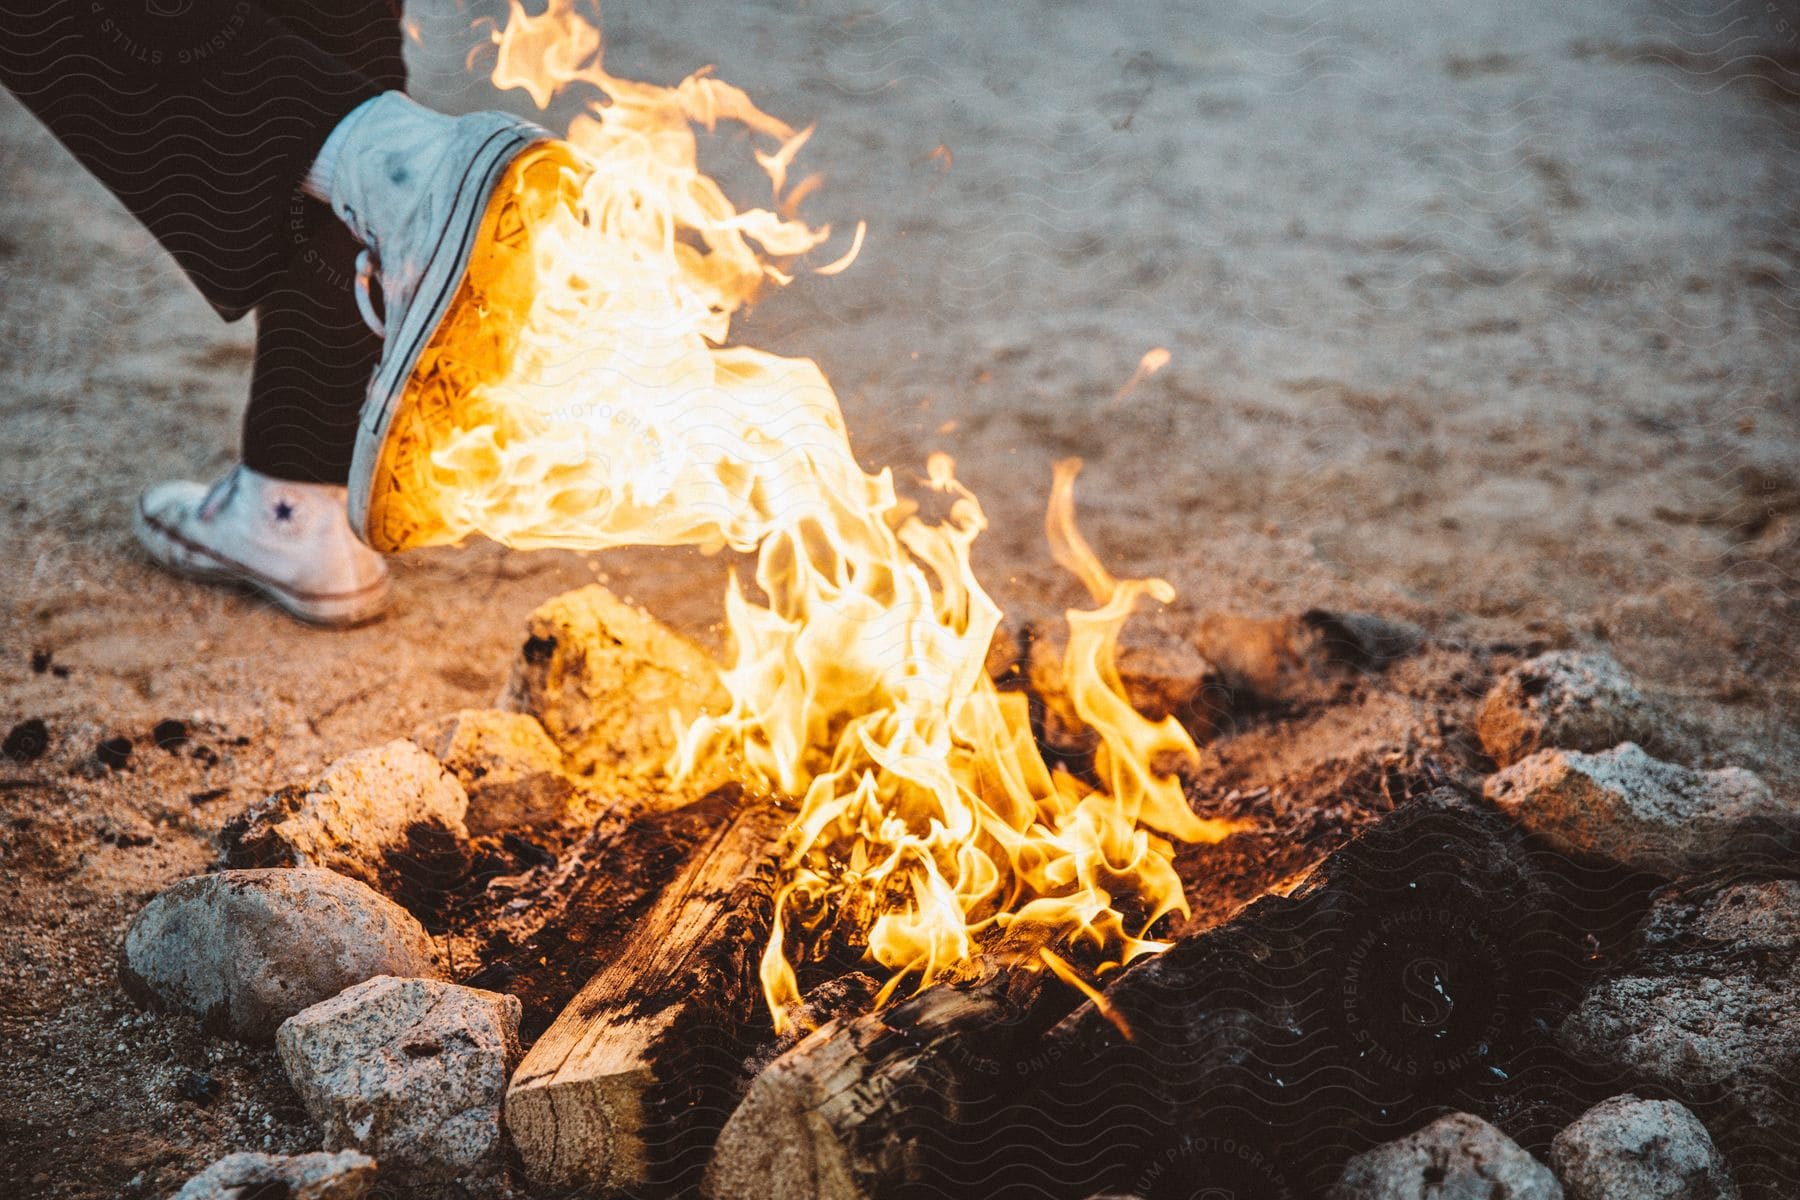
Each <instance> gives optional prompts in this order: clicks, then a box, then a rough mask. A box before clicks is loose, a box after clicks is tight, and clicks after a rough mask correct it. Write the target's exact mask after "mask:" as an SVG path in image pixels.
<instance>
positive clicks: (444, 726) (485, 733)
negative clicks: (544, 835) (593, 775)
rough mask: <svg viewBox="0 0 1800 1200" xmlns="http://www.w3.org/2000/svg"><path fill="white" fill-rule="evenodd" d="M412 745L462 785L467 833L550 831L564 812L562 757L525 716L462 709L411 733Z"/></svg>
mask: <svg viewBox="0 0 1800 1200" xmlns="http://www.w3.org/2000/svg"><path fill="white" fill-rule="evenodd" d="M413 740H414V741H415V742H417V743H418V744H419V745H421V746H423V747H424V748H425V749H426V750H428V751H430V752H431V753H432V754H434V755H436V756H437V759H438V761H439V762H441V763H443V764H444V765H445V766H446V767H448V768H450V773H451V774H453V775H455V776H456V778H457V780H458V781H459V782H460V783H461V784H462V786H463V791H464V792H466V793H467V794H468V797H469V811H468V815H467V817H466V821H467V824H468V827H469V829H470V831H471V832H474V833H495V832H498V831H500V830H504V829H514V828H517V827H519V826H521V825H553V824H555V823H556V822H558V821H560V820H562V818H563V817H564V816H565V815H566V814H567V812H568V808H569V799H570V797H571V796H573V795H574V790H575V789H574V784H573V782H572V781H571V780H570V779H569V777H568V776H567V775H565V774H563V764H562V751H560V750H558V749H557V748H556V743H555V742H552V741H551V740H550V735H549V734H547V733H545V732H544V727H543V726H542V725H540V724H538V721H537V718H536V717H533V716H531V715H530V714H529V713H518V712H501V711H499V710H496V709H476V708H466V709H463V710H462V711H461V712H459V713H456V714H454V715H453V716H449V717H444V718H442V719H441V720H439V721H436V722H433V723H432V724H430V725H426V726H424V727H422V728H420V729H418V730H416V731H415V732H414V733H413Z"/></svg>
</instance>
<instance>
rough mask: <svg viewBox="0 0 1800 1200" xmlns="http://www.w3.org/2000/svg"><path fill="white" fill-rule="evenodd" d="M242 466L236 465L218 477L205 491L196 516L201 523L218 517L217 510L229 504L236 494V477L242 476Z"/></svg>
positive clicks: (241, 464) (240, 464)
mask: <svg viewBox="0 0 1800 1200" xmlns="http://www.w3.org/2000/svg"><path fill="white" fill-rule="evenodd" d="M243 470H244V464H243V463H238V464H237V465H236V466H234V467H232V468H231V470H229V471H227V472H225V474H223V475H221V476H219V478H218V480H217V481H215V482H214V483H213V485H212V486H211V487H209V488H207V489H206V495H204V496H202V497H201V498H200V508H199V510H198V512H197V515H198V516H199V518H200V519H201V520H202V521H210V520H212V519H213V518H214V517H216V516H218V515H219V510H221V509H223V508H224V507H225V506H226V505H227V504H229V503H231V497H232V496H233V495H235V494H236V492H237V484H238V476H239V475H240V474H242V472H243Z"/></svg>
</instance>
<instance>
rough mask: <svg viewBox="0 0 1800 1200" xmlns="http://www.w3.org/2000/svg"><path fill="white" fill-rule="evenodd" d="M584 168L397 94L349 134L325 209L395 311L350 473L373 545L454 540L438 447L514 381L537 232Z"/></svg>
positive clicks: (518, 127)
mask: <svg viewBox="0 0 1800 1200" xmlns="http://www.w3.org/2000/svg"><path fill="white" fill-rule="evenodd" d="M581 169H582V168H581V166H580V163H579V161H578V159H577V157H576V154H575V151H574V150H573V149H572V148H571V147H570V146H569V145H568V144H567V143H564V142H561V141H558V140H556V139H555V138H553V137H552V135H551V134H550V133H548V132H547V131H545V130H544V129H541V128H539V127H538V126H536V125H533V124H531V123H530V122H528V121H524V120H520V119H518V118H516V117H512V116H508V115H506V114H502V113H475V114H472V115H470V116H466V117H458V118H450V117H445V116H442V115H440V114H438V113H434V112H431V111H430V110H428V109H424V108H421V107H420V106H418V105H417V104H414V103H413V102H412V101H410V100H408V99H406V98H405V97H404V96H401V95H400V94H399V93H389V94H387V95H385V96H382V97H380V98H379V99H378V100H376V101H374V102H373V110H372V111H371V112H370V114H369V118H368V119H365V120H363V121H361V122H359V124H358V126H357V127H356V129H355V131H354V132H353V133H352V135H351V138H350V144H349V145H348V146H346V148H345V152H344V165H343V166H342V167H340V175H339V178H338V182H337V184H336V185H335V186H334V188H333V195H332V198H331V204H332V208H333V209H334V210H335V211H336V212H337V214H338V216H339V217H341V218H342V219H343V220H344V222H345V223H346V224H347V225H349V226H350V228H351V230H352V231H353V232H355V233H356V234H357V236H358V237H360V238H361V239H362V241H363V242H364V244H365V245H366V246H367V247H368V248H369V253H370V254H371V256H372V257H373V258H374V260H375V261H376V262H378V263H379V269H380V278H381V291H382V298H383V302H384V306H385V309H386V320H385V321H384V322H383V321H377V320H374V319H371V324H372V325H374V326H375V327H376V328H377V331H378V332H381V333H382V334H383V336H384V337H385V338H386V345H385V346H384V348H383V351H382V357H381V363H380V365H379V366H378V367H377V368H376V371H375V377H374V380H373V382H372V383H371V384H370V387H369V398H368V400H367V401H366V402H365V403H364V405H363V414H362V424H361V426H360V428H359V429H358V430H357V438H356V449H355V455H354V458H353V460H352V463H351V469H350V493H349V515H350V524H351V527H352V528H353V529H355V530H356V532H357V535H358V536H359V537H361V538H362V540H363V541H365V542H366V543H368V544H369V545H370V546H372V547H374V548H375V549H377V550H381V551H384V552H390V553H391V552H394V551H399V550H406V549H411V548H414V547H418V546H429V545H436V544H442V543H444V542H449V541H453V540H455V536H454V535H453V534H451V533H450V532H449V531H448V529H447V528H446V526H445V525H444V522H443V520H442V518H441V517H440V516H439V515H438V512H437V508H436V505H435V503H434V501H435V499H436V496H435V494H434V488H433V486H432V482H431V451H432V449H433V447H434V445H435V442H436V439H437V438H441V437H442V436H444V435H445V434H446V433H448V432H449V431H451V430H453V429H455V428H457V427H458V426H459V425H464V424H467V423H468V422H467V421H465V420H463V419H462V410H463V406H464V405H465V404H466V403H468V402H469V399H470V397H471V396H472V395H473V394H474V392H475V390H476V388H477V386H478V385H479V384H480V383H482V382H483V381H485V380H490V379H492V378H494V377H496V376H497V375H499V374H500V373H502V372H503V371H504V369H505V365H506V363H507V362H508V361H509V359H510V355H511V348H512V345H513V343H514V342H515V341H516V338H517V335H518V330H519V326H520V324H521V323H522V321H523V318H524V314H525V313H526V312H527V311H528V309H529V300H530V287H531V281H532V255H531V242H532V233H533V230H534V228H535V226H536V224H537V222H538V221H539V220H540V219H541V218H542V217H543V216H544V215H545V214H546V213H547V212H549V211H550V210H551V208H553V207H554V206H556V205H558V204H559V203H563V202H565V201H566V200H568V199H569V198H572V196H573V194H574V190H575V182H574V181H575V180H576V178H577V177H578V175H579V173H580V171H581ZM361 286H365V287H366V277H365V280H364V281H362V283H361ZM365 315H368V316H371V318H372V313H365Z"/></svg>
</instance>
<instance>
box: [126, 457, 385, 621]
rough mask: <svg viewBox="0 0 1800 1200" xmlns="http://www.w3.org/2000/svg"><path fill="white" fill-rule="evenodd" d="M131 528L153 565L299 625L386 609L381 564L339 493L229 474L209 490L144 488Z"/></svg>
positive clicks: (183, 485) (174, 485)
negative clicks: (236, 590)
mask: <svg viewBox="0 0 1800 1200" xmlns="http://www.w3.org/2000/svg"><path fill="white" fill-rule="evenodd" d="M131 524H132V532H134V533H135V534H137V540H138V542H139V543H140V544H142V545H143V547H144V549H145V550H148V551H149V552H150V557H151V558H153V559H155V560H156V561H157V562H158V563H160V564H161V565H162V566H165V567H167V568H169V569H170V570H171V571H175V572H177V573H179V574H182V575H188V576H192V577H194V578H197V579H218V580H231V581H235V582H239V583H247V584H249V585H250V586H251V587H253V588H255V589H256V590H257V591H259V592H261V593H263V595H265V596H267V597H269V599H271V600H273V601H274V602H275V603H277V604H279V605H280V606H281V607H282V608H284V609H286V610H287V611H288V612H290V613H292V614H293V615H294V616H296V617H299V618H300V619H301V620H303V621H310V622H312V623H314V624H317V625H353V624H356V623H357V622H359V621H366V620H368V619H369V618H370V617H373V616H375V615H376V614H377V613H379V612H380V611H381V610H382V609H383V608H385V607H386V606H387V600H388V572H387V564H386V563H385V562H383V561H382V558H381V555H379V554H377V553H376V552H375V551H373V550H371V549H369V548H368V547H367V546H365V545H363V544H362V543H361V542H359V541H358V540H357V539H356V535H355V533H354V532H353V531H352V530H351V528H350V523H349V521H348V520H347V519H346V518H345V490H344V489H343V488H341V487H334V486H332V485H330V484H323V483H290V482H288V481H286V480H282V479H271V478H269V477H268V476H267V475H261V474H258V473H257V472H255V471H252V470H251V469H250V468H249V467H245V466H236V467H233V468H232V469H231V470H230V471H228V472H227V473H226V474H225V475H224V476H223V477H222V478H221V479H220V480H219V481H218V482H217V483H215V484H213V485H212V486H211V487H210V488H209V487H207V486H206V485H205V484H201V483H194V482H192V481H190V480H185V479H183V480H175V481H172V482H169V483H159V484H155V485H153V486H152V487H149V488H146V489H145V490H144V494H143V495H142V496H140V497H138V504H137V510H136V512H135V513H134V514H133V518H132V523H131Z"/></svg>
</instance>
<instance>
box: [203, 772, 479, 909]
mask: <svg viewBox="0 0 1800 1200" xmlns="http://www.w3.org/2000/svg"><path fill="white" fill-rule="evenodd" d="M468 808H469V798H468V796H467V795H465V794H464V792H463V789H462V784H460V783H458V782H457V781H456V777H455V776H454V775H452V774H450V772H449V771H447V770H445V769H444V766H443V764H442V763H440V762H438V760H437V759H435V758H433V757H432V756H431V755H429V754H427V753H425V751H423V750H421V749H419V747H417V746H415V745H414V744H413V743H411V742H409V741H406V740H405V739H403V738H396V739H395V740H393V741H391V742H389V743H387V744H386V745H385V746H376V747H373V748H371V749H367V750H358V751H356V752H355V753H353V754H347V755H345V756H344V757H343V758H340V759H338V760H337V762H335V763H333V764H332V765H331V767H330V769H329V770H327V771H326V772H325V774H324V775H322V776H320V778H319V780H318V782H317V783H314V784H313V785H312V786H310V787H290V788H283V789H282V790H281V791H279V792H276V793H275V794H274V795H272V796H270V797H268V798H267V799H265V800H263V801H261V802H260V803H258V804H256V805H254V806H252V807H251V808H250V809H249V810H248V811H247V812H245V813H244V814H243V815H241V816H239V817H237V818H235V819H234V820H232V821H231V822H230V823H229V824H227V825H226V827H225V829H224V831H223V832H222V833H221V834H220V845H221V848H222V850H223V857H224V860H225V863H226V865H227V866H232V867H277V866H312V867H329V868H330V869H332V870H334V871H337V872H338V873H340V874H343V875H348V876H350V877H351V878H353V879H360V880H362V881H363V882H364V883H367V884H369V885H370V886H372V887H375V888H377V889H379V890H380V891H382V892H385V893H386V894H388V895H390V896H395V897H401V896H411V895H415V894H418V893H422V892H423V893H429V892H434V891H442V890H443V889H444V888H446V887H447V886H449V885H450V884H451V883H453V882H455V880H457V879H458V878H460V877H461V876H462V875H463V873H464V872H465V871H467V869H468V865H469V850H468V840H469V830H468V827H467V826H466V825H465V824H464V822H463V818H464V816H465V815H466V814H467V812H468Z"/></svg>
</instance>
